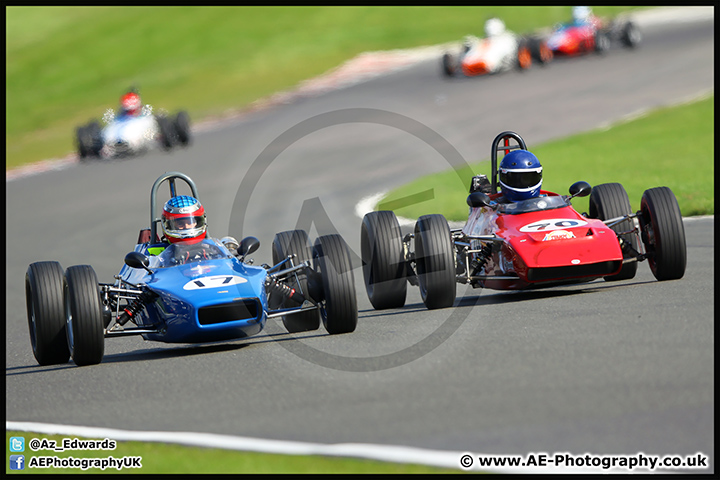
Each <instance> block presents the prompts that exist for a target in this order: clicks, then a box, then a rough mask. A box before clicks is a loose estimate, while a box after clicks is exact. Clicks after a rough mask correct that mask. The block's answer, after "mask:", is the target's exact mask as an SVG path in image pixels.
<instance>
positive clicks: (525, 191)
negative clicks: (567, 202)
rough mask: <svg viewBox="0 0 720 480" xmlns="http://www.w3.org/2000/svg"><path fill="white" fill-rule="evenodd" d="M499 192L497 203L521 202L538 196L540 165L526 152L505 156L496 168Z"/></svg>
mask: <svg viewBox="0 0 720 480" xmlns="http://www.w3.org/2000/svg"><path fill="white" fill-rule="evenodd" d="M498 177H499V183H500V191H501V192H502V195H501V196H500V197H498V198H497V199H496V202H497V203H508V202H522V201H524V200H528V199H531V198H536V197H538V196H540V187H541V186H542V165H541V164H540V160H538V159H537V157H536V156H535V155H534V154H532V153H531V152H528V151H527V150H513V151H512V152H510V153H508V154H507V155H505V156H504V157H503V159H502V161H501V162H500V167H499V168H498Z"/></svg>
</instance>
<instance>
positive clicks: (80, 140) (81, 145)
mask: <svg viewBox="0 0 720 480" xmlns="http://www.w3.org/2000/svg"><path fill="white" fill-rule="evenodd" d="M75 143H76V145H77V151H78V157H80V161H81V162H82V161H85V159H86V158H87V156H88V155H89V154H90V151H89V150H90V149H89V146H88V142H87V134H86V133H85V127H82V126H81V127H77V128H76V129H75Z"/></svg>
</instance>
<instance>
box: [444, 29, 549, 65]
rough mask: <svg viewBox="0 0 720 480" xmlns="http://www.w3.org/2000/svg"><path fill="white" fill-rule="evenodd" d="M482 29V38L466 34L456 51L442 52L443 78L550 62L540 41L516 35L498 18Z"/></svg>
mask: <svg viewBox="0 0 720 480" xmlns="http://www.w3.org/2000/svg"><path fill="white" fill-rule="evenodd" d="M484 30H485V37H484V38H479V37H475V36H472V35H468V36H466V37H465V38H464V39H463V42H462V47H461V48H460V51H459V52H456V53H453V52H445V53H443V55H442V63H441V65H442V71H443V73H444V74H445V75H446V76H449V77H452V76H455V75H464V76H467V77H472V76H477V75H485V74H493V73H500V72H506V71H509V70H513V69H520V70H527V69H528V68H530V67H531V66H532V63H533V61H535V62H537V63H538V64H540V65H544V64H546V63H548V62H550V61H551V60H552V52H551V51H550V49H549V48H548V47H547V46H546V45H545V42H544V41H543V40H541V39H539V38H534V37H527V38H526V37H521V36H519V35H516V34H515V33H513V32H511V31H509V30H507V29H506V28H505V24H504V23H503V21H502V20H500V19H499V18H490V19H488V20H487V21H486V22H485V27H484Z"/></svg>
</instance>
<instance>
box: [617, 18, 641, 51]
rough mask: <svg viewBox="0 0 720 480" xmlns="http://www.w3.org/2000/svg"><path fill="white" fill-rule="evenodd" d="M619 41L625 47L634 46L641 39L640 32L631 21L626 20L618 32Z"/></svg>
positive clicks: (638, 43)
mask: <svg viewBox="0 0 720 480" xmlns="http://www.w3.org/2000/svg"><path fill="white" fill-rule="evenodd" d="M620 41H621V42H622V44H623V45H624V46H626V47H627V48H636V47H637V46H638V45H640V42H641V41H642V33H641V32H640V29H639V28H638V27H637V25H635V24H634V23H633V22H627V23H626V24H625V25H623V27H622V32H621V33H620Z"/></svg>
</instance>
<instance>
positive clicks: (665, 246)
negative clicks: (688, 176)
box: [640, 187, 687, 280]
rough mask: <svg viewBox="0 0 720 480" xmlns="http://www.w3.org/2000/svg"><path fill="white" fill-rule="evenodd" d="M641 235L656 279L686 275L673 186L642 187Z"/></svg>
mask: <svg viewBox="0 0 720 480" xmlns="http://www.w3.org/2000/svg"><path fill="white" fill-rule="evenodd" d="M640 212H641V221H640V223H641V229H642V234H641V235H642V239H643V244H644V245H645V251H646V252H647V253H648V254H649V257H648V263H649V264H650V270H651V271H652V273H653V275H654V276H655V278H656V279H658V280H676V279H678V278H682V277H683V275H685V267H686V265H687V247H686V243H685V227H684V226H683V222H682V215H681V214H680V207H679V206H678V203H677V199H676V198H675V195H674V194H673V192H672V190H670V189H669V188H668V187H657V188H651V189H649V190H645V192H644V193H643V196H642V200H641V201H640Z"/></svg>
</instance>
